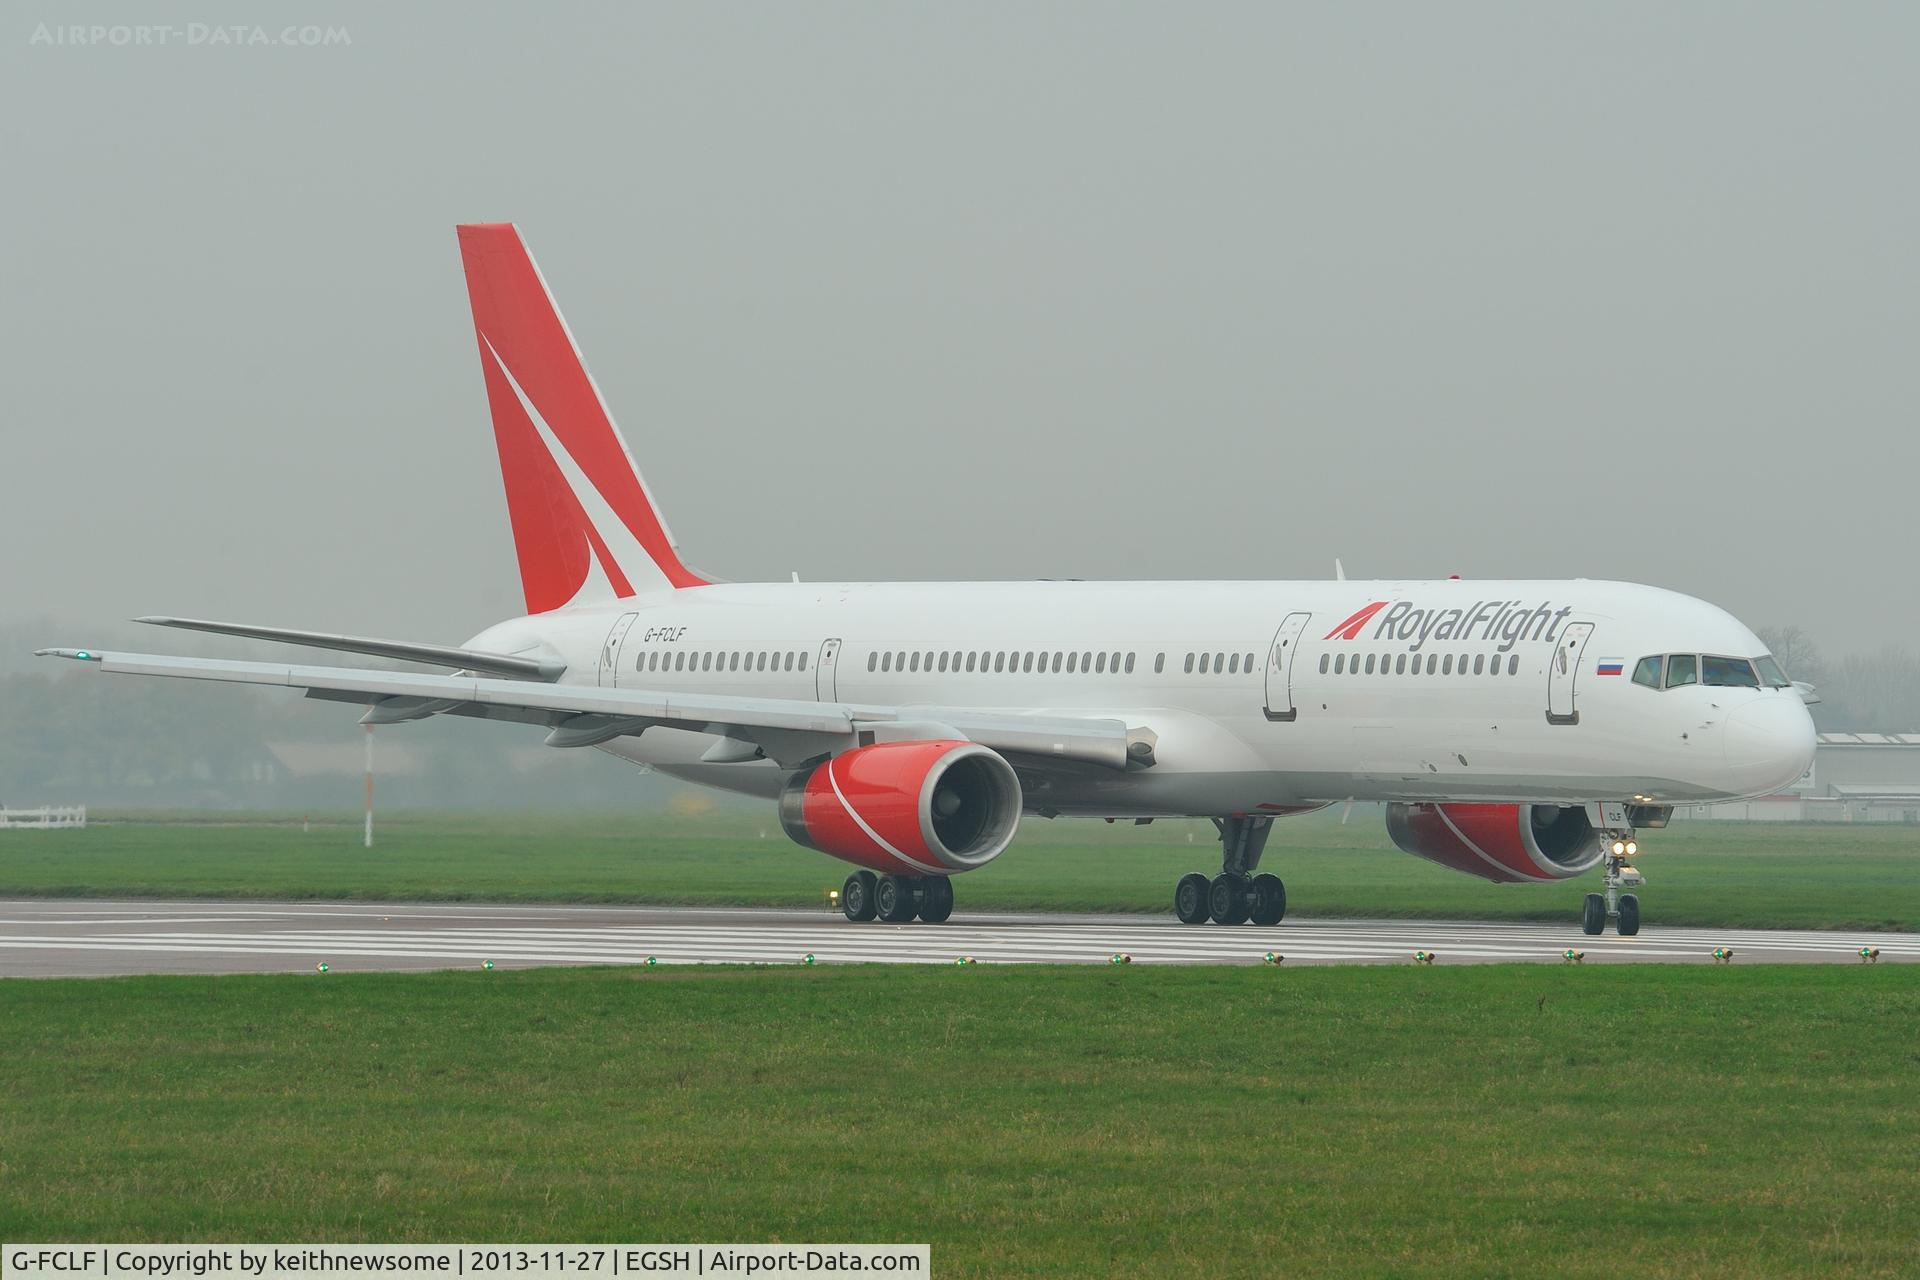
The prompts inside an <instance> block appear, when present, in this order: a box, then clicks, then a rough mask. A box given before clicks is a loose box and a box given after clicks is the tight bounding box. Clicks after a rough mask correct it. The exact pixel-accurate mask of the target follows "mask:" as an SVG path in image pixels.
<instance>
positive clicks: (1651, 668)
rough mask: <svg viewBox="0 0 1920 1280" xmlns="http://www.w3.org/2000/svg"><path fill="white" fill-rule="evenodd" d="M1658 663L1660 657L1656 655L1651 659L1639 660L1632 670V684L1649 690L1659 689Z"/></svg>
mask: <svg viewBox="0 0 1920 1280" xmlns="http://www.w3.org/2000/svg"><path fill="white" fill-rule="evenodd" d="M1660 663H1661V655H1659V654H1657V653H1656V654H1654V655H1653V656H1652V657H1651V658H1642V659H1640V662H1639V664H1638V665H1637V666H1635V667H1634V669H1633V682H1634V683H1635V684H1643V685H1645V686H1647V688H1649V689H1658V688H1659V687H1660Z"/></svg>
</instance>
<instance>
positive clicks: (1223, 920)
mask: <svg viewBox="0 0 1920 1280" xmlns="http://www.w3.org/2000/svg"><path fill="white" fill-rule="evenodd" d="M1252 910H1253V890H1252V889H1250V888H1249V887H1248V885H1247V878H1246V877H1245V876H1236V875H1230V874H1226V873H1222V874H1220V875H1217V876H1215V877H1214V878H1213V883H1212V884H1210V885H1208V886H1207V914H1208V915H1210V916H1212V917H1213V922H1214V923H1215V924H1245V923H1246V922H1247V913H1248V912H1250V911H1252Z"/></svg>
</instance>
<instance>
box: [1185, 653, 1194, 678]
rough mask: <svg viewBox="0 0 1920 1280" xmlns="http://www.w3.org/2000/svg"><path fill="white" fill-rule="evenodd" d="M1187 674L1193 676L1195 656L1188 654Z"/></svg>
mask: <svg viewBox="0 0 1920 1280" xmlns="http://www.w3.org/2000/svg"><path fill="white" fill-rule="evenodd" d="M1186 672H1187V674H1188V675H1192V674H1193V655H1192V654H1188V655H1187V666H1186Z"/></svg>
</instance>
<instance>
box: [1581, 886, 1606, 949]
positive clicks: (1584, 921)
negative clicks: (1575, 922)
mask: <svg viewBox="0 0 1920 1280" xmlns="http://www.w3.org/2000/svg"><path fill="white" fill-rule="evenodd" d="M1606 928H1607V900H1606V899H1605V898H1603V897H1601V896H1600V895H1599V894H1597V893H1590V894H1588V895H1587V899H1586V901H1585V902H1584V903H1582V904H1581V906H1580V932H1582V933H1584V934H1586V935H1587V936H1588V937H1590V938H1592V937H1598V936H1599V935H1600V934H1601V933H1604V932H1605V931H1606Z"/></svg>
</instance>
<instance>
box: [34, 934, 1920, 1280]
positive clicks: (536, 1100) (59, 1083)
mask: <svg viewBox="0 0 1920 1280" xmlns="http://www.w3.org/2000/svg"><path fill="white" fill-rule="evenodd" d="M1916 1025H1920V970H1916V969H1914V968H1911V967H1905V966H1901V967H1890V966H1880V967H1877V968H1865V967H1859V968H1832V967H1826V966H1808V967H1792V968H1771V969H1763V968H1733V969H1700V968H1687V969H1678V968H1638V967H1636V968H1631V969H1615V968H1601V969H1569V968H1548V969H1542V968H1538V967H1533V966H1527V967H1519V966H1500V967H1474V968H1457V969H1419V968H1414V967H1412V966H1409V967H1407V968H1404V969H1400V968H1395V969H1366V970H1358V969H1321V970H1311V971H1308V970H1301V971H1298V972H1295V971H1287V970H1272V969H1237V970H1225V969H1188V968H1176V967H1167V968H1139V967H1135V968H1131V969H1108V968H1097V969H1021V970H1014V969H996V968H975V969H947V968H935V969H920V968H906V967H901V968H895V967H891V966H871V967H867V966H860V967H846V968H827V969H800V968H777V969H675V970H605V969H602V970H538V971H522V972H514V973H508V972H496V973H492V974H481V973H477V972H476V973H447V974H438V975H431V976H405V975H352V976H347V975H337V974H336V975H328V976H326V977H321V976H319V975H312V976H305V977H220V978H204V977H194V978H171V977H169V978H128V979H111V980H90V981H67V980H60V981H33V982H28V981H12V982H0V1026H3V1027H4V1028H5V1029H6V1035H5V1036H4V1038H3V1039H0V1079H3V1080H4V1081H5V1088H4V1089H0V1239H9V1240H60V1239H81V1240H135V1241H137V1240H171V1239H204V1240H256V1241H258V1240H286V1241H298V1240H309V1239H324V1240H358V1239H365V1240H462V1239H465V1240H517V1239H531V1240H550V1241H571V1240H583V1241H593V1240H711V1241H717V1240H743V1241H761V1240H783V1241H829V1242H831V1241H905V1242H917V1241H930V1242H931V1243H932V1244H933V1258H934V1264H935V1267H936V1269H937V1272H938V1274H940V1275H943V1276H974V1275H1015V1274H1018V1275H1084V1274H1125V1275H1248V1276H1256V1275H1259V1276H1265V1275H1275V1274H1296V1275H1315V1276H1333V1275H1396V1276H1425V1275H1471V1276H1499V1275H1540V1274H1552V1275H1558V1276H1596V1277H1598V1276H1616V1275H1619V1274H1622V1273H1623V1272H1625V1273H1631V1274H1633V1275H1635V1276H1638V1277H1663V1276H1684V1277H1700V1276H1730V1277H1743V1278H1744V1277H1753V1276H1770V1275H1785V1274H1796V1275H1820V1276H1898V1275H1906V1276H1910V1275H1912V1274H1914V1270H1915V1267H1916V1265H1920V1246H1916V1243H1915V1242H1916V1240H1917V1239H1920V1162H1916V1161H1915V1159H1914V1153H1915V1152H1916V1151H1920V1099H1916V1096H1915V1094H1914V1091H1913V1080H1914V1078H1915V1074H1916V1072H1917V1071H1920V1044H1917V1043H1916V1041H1915V1038H1914V1028H1915V1026H1916Z"/></svg>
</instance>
